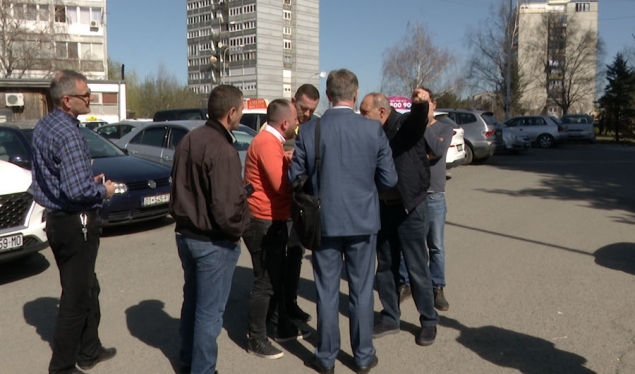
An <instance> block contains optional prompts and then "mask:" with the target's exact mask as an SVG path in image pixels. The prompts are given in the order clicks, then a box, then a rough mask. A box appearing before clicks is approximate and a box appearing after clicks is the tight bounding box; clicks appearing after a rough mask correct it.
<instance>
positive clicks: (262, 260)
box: [243, 217, 291, 339]
mask: <svg viewBox="0 0 635 374" xmlns="http://www.w3.org/2000/svg"><path fill="white" fill-rule="evenodd" d="M287 237H288V234H287V223H286V222H285V221H267V220H263V219H259V218H255V217H251V219H250V222H249V228H247V230H245V233H244V234H243V240H244V242H245V245H246V246H247V249H248V250H249V253H250V254H251V262H252V265H253V270H254V287H253V289H252V291H251V296H250V298H249V312H248V314H249V322H248V324H249V326H248V329H249V337H250V338H255V339H264V338H266V336H267V326H266V318H267V310H268V309H269V302H270V300H271V297H272V296H273V294H274V292H275V293H276V294H277V295H284V287H283V274H282V271H283V269H284V261H285V248H286V245H287ZM278 313H279V316H278V318H279V324H285V323H291V322H290V320H289V318H288V317H287V315H286V309H285V308H284V306H283V305H281V306H280V308H279V310H278Z"/></svg>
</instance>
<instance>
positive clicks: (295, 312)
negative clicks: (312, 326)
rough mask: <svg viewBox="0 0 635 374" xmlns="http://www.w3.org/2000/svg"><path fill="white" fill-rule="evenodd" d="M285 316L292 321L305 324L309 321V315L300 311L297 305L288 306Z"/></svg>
mask: <svg viewBox="0 0 635 374" xmlns="http://www.w3.org/2000/svg"><path fill="white" fill-rule="evenodd" d="M287 314H288V315H289V318H290V319H292V320H294V321H298V322H302V323H307V322H309V321H310V320H311V315H310V314H309V313H307V312H305V311H304V310H302V309H300V307H299V306H298V304H293V305H292V306H290V307H289V308H288V310H287Z"/></svg>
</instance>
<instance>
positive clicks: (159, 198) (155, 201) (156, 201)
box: [141, 193, 170, 206]
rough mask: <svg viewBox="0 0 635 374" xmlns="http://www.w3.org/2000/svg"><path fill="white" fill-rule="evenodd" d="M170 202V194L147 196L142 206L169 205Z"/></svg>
mask: <svg viewBox="0 0 635 374" xmlns="http://www.w3.org/2000/svg"><path fill="white" fill-rule="evenodd" d="M169 202H170V194H169V193H166V194H164V195H156V196H146V197H144V198H143V200H142V201H141V206H153V205H161V204H167V203H169Z"/></svg>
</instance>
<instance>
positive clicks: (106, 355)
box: [77, 347, 117, 370]
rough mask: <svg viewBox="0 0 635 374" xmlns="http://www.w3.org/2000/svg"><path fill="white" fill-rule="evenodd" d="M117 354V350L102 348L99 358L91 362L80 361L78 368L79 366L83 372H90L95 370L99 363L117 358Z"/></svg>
mask: <svg viewBox="0 0 635 374" xmlns="http://www.w3.org/2000/svg"><path fill="white" fill-rule="evenodd" d="M116 354H117V349H115V348H104V347H100V348H99V352H98V354H97V358H95V359H93V360H91V361H79V362H77V366H79V368H80V369H83V370H90V369H92V368H94V367H95V365H97V364H98V363H100V362H102V361H106V360H110V359H111V358H113V357H115V355H116Z"/></svg>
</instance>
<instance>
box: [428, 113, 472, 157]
mask: <svg viewBox="0 0 635 374" xmlns="http://www.w3.org/2000/svg"><path fill="white" fill-rule="evenodd" d="M434 118H435V119H436V120H437V121H440V122H447V123H450V124H451V125H452V128H453V130H452V142H451V143H450V147H449V148H448V151H447V153H446V156H445V167H446V169H451V168H454V167H457V166H459V165H463V164H464V163H465V156H466V152H465V148H466V147H465V140H464V139H463V134H464V132H465V131H464V130H463V129H462V128H461V126H459V125H457V123H456V122H454V121H453V120H452V119H451V118H450V117H448V115H447V114H445V113H441V112H437V111H435V112H434Z"/></svg>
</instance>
